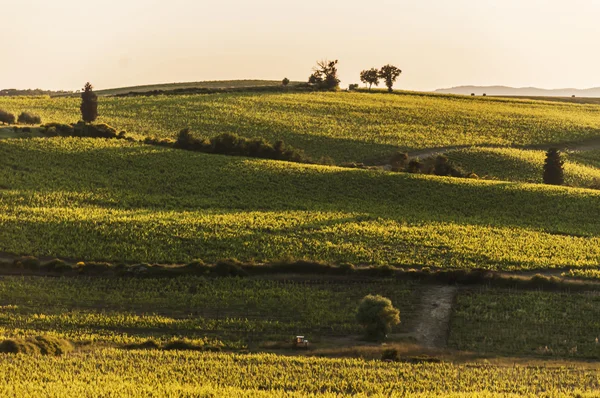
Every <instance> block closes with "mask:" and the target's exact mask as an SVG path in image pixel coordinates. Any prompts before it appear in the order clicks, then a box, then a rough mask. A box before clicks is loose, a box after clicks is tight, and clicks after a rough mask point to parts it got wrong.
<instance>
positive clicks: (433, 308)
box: [414, 286, 458, 348]
mask: <svg viewBox="0 0 600 398" xmlns="http://www.w3.org/2000/svg"><path fill="white" fill-rule="evenodd" d="M457 292H458V288H457V287H456V286H431V287H427V288H426V289H425V290H424V291H423V293H422V294H423V296H422V299H421V309H420V316H419V320H418V322H417V326H416V328H415V332H414V336H415V337H416V339H417V340H418V341H419V343H421V344H422V345H423V346H424V347H426V348H445V347H446V343H447V337H448V328H449V323H450V316H451V315H452V304H453V303H454V298H455V297H456V293H457Z"/></svg>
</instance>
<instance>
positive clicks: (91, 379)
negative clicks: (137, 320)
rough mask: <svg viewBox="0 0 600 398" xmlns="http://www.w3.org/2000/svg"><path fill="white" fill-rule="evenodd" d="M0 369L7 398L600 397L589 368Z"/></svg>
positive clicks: (15, 365) (298, 361)
mask: <svg viewBox="0 0 600 398" xmlns="http://www.w3.org/2000/svg"><path fill="white" fill-rule="evenodd" d="M0 367H1V368H2V372H1V374H0V395H2V396H15V395H18V396H19V397H32V398H33V397H39V396H52V397H60V398H63V397H64V398H66V397H74V396H77V397H98V396H160V397H175V396H177V397H181V396H185V397H192V396H193V397H196V396H202V397H204V396H208V397H216V396H228V397H306V396H323V397H331V398H333V397H339V396H349V395H352V396H357V397H405V396H415V397H430V396H446V397H456V398H458V397H506V396H519V397H572V396H574V395H573V394H577V393H578V394H581V395H580V396H582V397H592V396H595V393H596V392H597V390H598V389H599V388H600V374H599V372H598V371H597V370H593V369H583V368H566V367H560V368H558V367H557V368H544V367H528V366H527V367H526V366H515V367H513V366H509V367H503V366H490V365H472V364H463V365H455V364H450V363H441V364H419V365H411V364H406V363H386V362H381V361H365V360H362V359H329V358H311V357H288V356H278V355H273V354H231V353H206V352H189V351H187V352H186V351H183V352H182V351H167V352H164V351H154V350H149V351H123V350H117V349H109V348H107V349H102V350H96V351H88V352H82V353H78V354H72V355H69V356H64V357H58V358H53V357H34V356H17V357H11V356H2V355H0ZM99 369H101V371H99ZM510 394H514V395H510Z"/></svg>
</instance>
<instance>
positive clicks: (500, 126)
mask: <svg viewBox="0 0 600 398" xmlns="http://www.w3.org/2000/svg"><path fill="white" fill-rule="evenodd" d="M0 109H5V110H7V111H11V112H14V113H18V112H21V111H24V110H27V111H33V112H34V113H38V114H39V115H40V116H41V117H42V119H43V121H44V122H62V123H73V122H76V121H77V120H78V119H79V99H78V98H53V99H50V98H26V97H13V98H8V97H7V98H0ZM99 114H100V118H99V121H100V122H104V123H107V124H109V125H112V126H114V127H115V128H117V129H118V130H127V131H128V132H129V133H132V134H136V135H138V136H157V137H174V136H175V135H176V134H177V133H178V132H179V131H180V130H181V129H182V128H185V127H191V128H192V131H194V132H195V133H196V134H198V135H199V136H205V137H211V136H214V135H217V134H219V133H227V132H233V133H237V134H240V135H243V136H247V137H262V138H265V139H267V140H269V141H271V142H274V141H277V140H283V141H284V142H285V143H286V144H289V145H292V146H293V147H296V148H299V149H302V150H304V151H305V152H306V154H307V155H308V156H310V157H312V158H313V159H315V160H319V159H320V158H322V157H328V158H331V159H332V160H333V161H334V162H337V163H340V162H347V161H371V160H377V161H380V160H382V159H388V158H389V156H390V155H391V154H392V153H393V152H395V151H397V150H399V149H401V150H406V151H409V152H410V151H414V150H418V149H426V148H435V147H447V146H456V145H481V144H494V145H507V146H508V145H529V144H550V143H560V142H571V141H580V140H583V139H587V138H590V137H594V136H597V135H598V133H599V132H600V129H599V127H598V126H600V107H598V106H596V105H580V104H567V103H557V102H554V103H552V102H542V101H525V100H507V99H492V98H465V97H457V96H441V95H427V94H414V93H404V94H398V95H386V94H365V93H345V92H340V93H283V94H273V93H260V94H256V93H254V94H253V93H243V94H242V93H229V94H210V95H189V96H155V97H137V98H131V97H130V98H101V99H100V101H99Z"/></svg>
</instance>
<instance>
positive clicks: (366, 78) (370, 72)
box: [360, 68, 379, 90]
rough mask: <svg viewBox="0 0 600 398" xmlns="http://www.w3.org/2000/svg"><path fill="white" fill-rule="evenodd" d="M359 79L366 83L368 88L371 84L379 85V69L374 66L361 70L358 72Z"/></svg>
mask: <svg viewBox="0 0 600 398" xmlns="http://www.w3.org/2000/svg"><path fill="white" fill-rule="evenodd" d="M360 81H361V82H363V83H365V84H368V85H369V90H371V86H373V84H374V85H376V86H379V71H378V70H377V69H375V68H371V69H366V70H363V71H362V72H360Z"/></svg>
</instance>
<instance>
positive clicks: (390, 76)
mask: <svg viewBox="0 0 600 398" xmlns="http://www.w3.org/2000/svg"><path fill="white" fill-rule="evenodd" d="M401 73H402V71H401V70H400V69H398V68H397V67H395V66H394V65H385V66H383V67H382V68H381V69H380V70H379V77H380V78H382V79H383V80H384V81H385V85H386V87H387V88H388V91H389V92H390V93H391V92H392V91H393V90H392V87H393V86H394V82H395V81H396V79H397V78H398V76H400V74H401Z"/></svg>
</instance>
